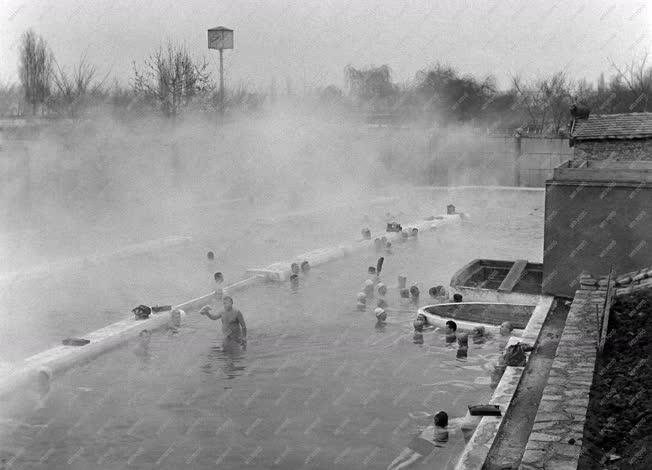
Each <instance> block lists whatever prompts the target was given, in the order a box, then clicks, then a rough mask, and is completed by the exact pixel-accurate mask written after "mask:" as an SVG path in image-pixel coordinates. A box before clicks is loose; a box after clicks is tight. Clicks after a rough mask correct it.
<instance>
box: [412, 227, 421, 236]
mask: <svg viewBox="0 0 652 470" xmlns="http://www.w3.org/2000/svg"><path fill="white" fill-rule="evenodd" d="M411 235H412V236H413V237H416V236H417V235H419V229H418V228H416V227H415V228H413V229H412V232H411Z"/></svg>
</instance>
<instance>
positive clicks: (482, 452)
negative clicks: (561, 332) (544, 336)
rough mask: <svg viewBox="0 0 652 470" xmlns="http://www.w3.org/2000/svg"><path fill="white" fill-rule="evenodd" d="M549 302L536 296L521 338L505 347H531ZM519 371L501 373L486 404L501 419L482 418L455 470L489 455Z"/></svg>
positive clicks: (477, 465)
mask: <svg viewBox="0 0 652 470" xmlns="http://www.w3.org/2000/svg"><path fill="white" fill-rule="evenodd" d="M553 300H554V299H553V297H549V296H540V298H539V302H538V303H537V306H536V308H535V309H534V312H533V313H532V316H531V317H530V321H529V322H528V324H527V326H526V327H525V330H524V331H523V335H522V336H520V337H519V336H512V337H511V338H510V339H509V341H508V343H507V344H515V343H518V342H520V341H522V342H526V343H530V344H534V343H535V341H536V340H537V337H538V336H539V332H540V331H541V327H542V326H543V323H544V321H545V319H546V317H547V315H548V312H549V311H550V308H551V306H552V303H553ZM523 370H524V367H511V366H508V367H507V368H506V369H505V372H504V373H503V376H502V378H501V380H500V382H499V383H498V386H497V387H496V390H495V391H494V393H493V395H492V397H491V400H489V403H491V404H493V405H498V406H499V407H500V411H501V414H502V416H500V417H495V416H484V417H483V418H482V420H480V423H479V424H478V427H477V428H476V430H475V432H474V433H473V436H472V437H471V439H470V441H469V443H468V444H467V445H466V447H465V449H464V452H463V453H462V455H461V456H460V458H459V460H458V462H457V465H456V466H455V470H472V469H473V470H475V469H478V468H481V467H482V465H483V464H484V462H485V460H486V458H487V455H488V454H489V449H491V446H492V445H493V443H494V438H495V437H496V434H497V432H498V428H499V427H500V425H501V423H502V420H503V418H504V416H505V412H506V411H507V408H508V407H509V404H510V403H511V401H512V398H513V396H514V392H516V388H517V387H518V384H519V382H520V380H521V376H522V374H523Z"/></svg>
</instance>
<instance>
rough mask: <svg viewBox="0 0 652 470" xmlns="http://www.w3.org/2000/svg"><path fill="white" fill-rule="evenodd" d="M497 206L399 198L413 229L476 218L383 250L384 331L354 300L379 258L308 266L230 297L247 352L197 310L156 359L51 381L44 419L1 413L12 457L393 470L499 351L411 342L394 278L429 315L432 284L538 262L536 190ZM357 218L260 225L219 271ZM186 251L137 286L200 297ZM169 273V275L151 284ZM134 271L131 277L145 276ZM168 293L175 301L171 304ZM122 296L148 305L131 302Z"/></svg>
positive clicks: (84, 464) (336, 232) (480, 396)
mask: <svg viewBox="0 0 652 470" xmlns="http://www.w3.org/2000/svg"><path fill="white" fill-rule="evenodd" d="M500 194H501V193H497V194H496V197H495V198H494V197H493V196H492V199H491V201H489V200H488V199H487V197H486V195H484V194H479V193H477V192H473V193H472V194H466V193H464V194H462V193H457V194H454V193H451V194H446V195H442V194H439V195H434V196H433V195H430V194H426V195H424V194H422V193H419V196H417V192H416V191H415V192H409V193H408V192H407V191H406V192H404V195H406V196H408V197H403V198H401V203H400V204H399V205H400V206H401V207H402V208H403V210H404V211H405V212H406V216H405V217H406V218H407V220H413V219H410V218H408V217H411V216H412V215H413V214H409V212H412V213H414V215H415V216H416V214H417V213H419V212H422V211H424V210H428V213H430V214H432V213H436V212H441V210H436V211H435V210H433V206H434V207H436V208H437V209H439V208H441V207H443V206H445V203H446V202H448V201H453V202H455V203H456V204H457V206H458V208H460V209H461V210H464V211H465V212H467V213H469V214H470V215H471V217H472V218H471V221H470V222H468V223H465V224H464V225H462V226H459V227H450V228H448V229H445V230H441V231H439V232H436V233H432V232H428V233H426V232H424V233H422V234H420V236H419V239H418V240H416V241H415V240H410V241H408V242H406V243H397V244H396V245H395V247H394V250H393V253H392V254H385V257H386V259H385V264H384V268H383V275H382V277H383V281H384V282H386V283H387V284H388V285H389V287H390V292H389V294H388V301H389V307H390V310H389V322H388V324H387V325H386V326H385V327H383V328H377V327H376V326H375V318H374V316H373V313H372V307H371V305H370V306H368V308H367V311H366V312H358V311H356V310H355V295H356V293H357V292H359V291H360V289H361V285H362V283H363V282H364V280H365V279H366V278H367V276H366V267H367V266H370V265H374V264H375V262H376V259H377V257H378V256H379V255H378V254H377V253H373V252H365V253H360V254H357V255H354V256H351V257H350V258H347V259H344V260H340V261H337V262H333V263H330V264H328V265H324V266H320V267H315V268H313V270H312V271H311V272H310V273H309V274H308V275H307V276H303V277H302V278H301V283H300V286H299V288H298V289H296V290H293V289H292V288H291V287H290V286H289V285H288V284H265V285H261V286H257V287H254V288H252V289H249V290H247V291H244V292H241V293H238V294H237V296H236V297H235V302H236V307H237V308H240V309H241V310H242V311H243V313H244V315H245V318H246V320H247V324H248V327H249V347H248V349H247V350H246V351H245V352H241V353H233V352H228V351H224V350H223V349H222V342H221V332H220V328H219V327H220V325H219V322H213V321H210V320H208V319H206V318H204V317H200V316H199V315H197V314H196V313H192V312H191V313H189V316H188V319H187V321H186V322H185V324H184V326H183V327H182V329H181V331H180V332H179V334H177V335H169V334H166V333H160V334H155V335H154V336H153V338H152V342H151V344H150V347H149V349H148V350H147V351H144V350H143V349H142V348H140V347H139V345H138V344H131V345H129V346H127V347H125V348H122V349H120V350H117V351H114V352H111V353H109V354H106V355H104V356H102V357H100V358H98V359H97V360H95V361H93V362H91V363H89V364H86V365H83V366H80V367H79V368H77V369H75V370H72V371H70V372H69V373H67V374H66V375H65V376H64V377H62V378H61V379H59V380H57V381H55V382H54V384H53V390H52V392H51V394H50V396H49V398H48V399H47V401H46V402H45V406H44V407H42V408H40V409H37V410H34V404H35V403H36V402H37V401H36V399H35V397H30V396H29V394H25V395H24V396H22V397H21V398H20V399H16V400H14V401H13V402H12V403H10V404H9V403H8V404H7V405H8V406H6V407H4V408H5V412H4V413H3V415H4V416H3V421H2V422H1V423H0V425H1V426H2V428H1V431H2V435H1V440H0V442H1V443H2V444H1V445H2V452H3V454H4V455H3V457H4V458H5V459H11V458H14V457H15V460H14V465H17V466H25V467H30V466H34V467H36V468H80V469H81V468H92V467H95V468H125V467H126V468H130V467H133V468H186V467H188V468H214V467H215V466H216V464H217V466H218V468H234V469H236V468H270V467H272V468H274V467H277V468H300V467H306V468H324V469H327V468H358V467H360V466H362V465H366V467H367V468H385V467H386V466H387V465H388V463H389V462H390V461H391V460H392V459H393V458H394V457H395V456H396V455H397V453H398V452H400V450H401V449H402V448H403V447H404V446H405V445H406V444H407V443H408V442H409V440H410V438H411V437H412V436H414V435H415V434H417V433H418V432H419V429H421V428H422V427H423V426H425V425H427V424H429V422H430V419H428V418H427V417H425V414H426V413H432V412H434V411H436V410H438V409H444V410H447V411H448V412H449V414H450V415H451V416H456V415H462V414H463V413H464V412H465V410H466V406H467V405H468V404H472V403H478V402H482V401H484V400H486V399H487V398H488V397H489V396H490V392H491V391H490V389H489V387H488V386H487V385H486V383H487V379H488V376H489V370H488V369H489V363H490V361H491V360H492V359H495V355H496V354H497V350H498V347H497V345H496V343H493V342H489V343H487V344H484V345H482V346H480V345H474V344H471V345H470V350H469V356H468V359H467V360H466V361H462V360H458V359H456V349H455V348H449V347H447V346H446V345H445V342H444V339H443V338H442V337H441V336H440V335H439V334H437V333H432V332H431V333H426V334H425V335H424V336H425V337H424V342H423V344H414V343H413V340H412V325H411V323H412V320H413V319H414V315H415V311H416V306H415V305H413V304H410V303H406V301H405V300H401V299H399V296H398V293H397V291H396V279H397V276H398V275H399V274H405V275H407V277H408V282H409V283H412V282H417V283H418V285H419V287H420V289H421V292H422V299H421V302H420V303H421V304H427V303H428V302H427V290H428V288H429V287H430V286H432V285H437V284H447V283H448V280H449V279H450V276H451V275H452V273H453V272H454V271H455V270H457V269H459V267H460V266H461V265H463V264H464V263H466V262H468V261H470V260H471V259H472V258H475V257H485V258H492V257H497V258H504V259H516V258H529V259H531V260H538V259H540V257H541V236H540V233H541V228H542V222H543V220H542V219H543V216H542V202H543V201H542V199H543V197H542V194H540V193H534V194H528V193H520V194H514V193H504V194H502V195H500ZM451 197H452V198H453V199H451ZM397 208H398V206H395V207H393V209H394V210H396V209H397ZM535 209H536V210H535ZM369 211H370V212H372V211H371V210H369ZM379 211H380V212H381V215H382V214H384V210H382V211H381V210H376V212H379ZM377 215H378V214H376V215H374V214H371V216H377ZM359 219H360V214H359V213H357V211H354V210H351V211H338V217H325V216H323V215H321V216H319V217H317V219H311V218H310V217H309V218H307V219H305V220H297V219H294V220H292V221H291V223H290V222H288V223H287V224H280V225H276V226H274V225H272V227H271V228H269V229H267V230H264V231H259V230H257V229H256V230H254V229H251V232H250V235H249V237H248V238H247V237H244V239H243V237H240V239H238V237H235V236H232V238H231V243H233V246H234V247H236V248H231V249H230V250H228V252H227V253H225V254H224V259H223V263H224V265H225V266H232V267H233V270H234V272H235V269H236V268H237V267H239V266H242V265H243V264H245V262H244V261H242V260H238V255H241V256H242V257H243V258H244V259H245V260H246V262H254V261H255V259H253V258H256V256H259V255H267V258H265V257H264V256H262V257H261V258H262V259H261V262H260V263H256V264H257V265H262V264H266V262H271V261H274V260H276V259H277V258H278V257H279V256H281V255H289V254H295V253H298V252H301V251H303V250H305V249H310V248H315V247H318V246H324V245H327V244H329V243H325V242H327V239H330V240H331V243H332V239H333V238H338V237H340V238H341V239H347V238H348V239H351V238H352V237H353V236H355V235H357V233H356V234H355V235H352V234H351V231H352V230H351V226H350V225H347V223H346V222H349V223H352V224H353V223H355V224H356V226H357V225H358V224H360V223H361V222H360V221H359ZM329 222H330V223H329ZM374 223H375V224H376V226H379V225H380V222H379V221H376V222H374ZM242 224H243V225H244V224H245V221H243V222H242ZM241 227H242V226H239V228H241ZM374 228H375V227H374ZM346 232H348V234H349V235H348V237H347V236H346ZM356 232H357V230H356ZM267 238H272V239H274V240H275V242H274V243H269V242H266V239H267ZM208 239H209V237H206V238H205V239H203V240H208ZM204 246H208V245H204ZM270 246H272V247H273V248H270ZM193 248H194V249H195V250H196V251H199V250H198V247H197V245H191V246H190V247H184V248H180V249H178V250H172V251H169V252H166V254H165V255H164V256H162V257H159V255H152V258H151V259H150V260H149V261H148V263H150V264H149V265H147V266H149V267H148V268H147V272H148V274H149V276H146V277H144V278H143V279H142V281H141V282H142V287H140V286H135V287H136V288H135V289H134V290H137V291H138V290H139V288H142V290H143V291H146V292H151V295H152V297H155V298H159V297H158V295H160V296H161V297H160V298H161V300H162V301H165V300H168V299H172V298H174V299H175V300H179V297H180V296H181V297H182V298H183V296H184V295H185V296H188V294H195V293H204V292H205V291H206V290H208V288H207V287H204V286H205V285H206V284H204V285H202V286H197V285H196V284H197V283H199V284H201V282H204V281H203V279H205V276H206V272H205V271H204V272H202V270H203V269H204V266H203V264H202V263H203V261H204V260H203V259H202V257H201V256H196V253H195V256H189V255H188V254H189V253H190V252H191V251H192V249H193ZM202 251H203V250H202ZM216 253H217V250H216ZM202 254H203V253H202ZM181 259H183V260H186V261H185V263H184V262H179V260H181ZM166 261H167V262H170V263H172V264H173V265H174V266H175V269H174V270H168V271H164V274H165V275H163V273H158V274H155V273H156V272H157V270H156V268H159V267H160V268H163V267H164V266H165V262H166ZM118 264H119V263H118ZM132 264H133V263H132ZM132 264H129V266H124V267H123V269H125V270H126V269H127V268H131V269H136V268H134V267H133V265H132ZM250 266H251V265H250ZM104 269H106V268H104ZM110 269H112V270H113V269H117V268H116V267H114V266H113V265H112V266H111V268H110ZM193 271H196V272H200V274H197V275H196V277H192V279H191V281H192V282H190V281H189V282H187V283H184V282H181V280H180V276H179V273H183V274H184V275H185V274H187V273H189V272H193ZM224 271H226V269H225V270H224ZM125 272H126V271H125ZM166 277H169V278H170V279H169V281H168V282H167V283H164V284H165V285H164V287H162V288H161V287H157V285H158V284H159V283H160V282H161V279H165V278H166ZM196 279H200V280H199V281H195V280H196ZM168 289H169V290H170V291H172V290H173V291H174V292H169V293H168V295H169V297H165V294H166V290H168ZM125 292H127V291H125ZM155 294H156V295H155ZM124 295H125V296H127V297H128V296H129V294H128V293H124ZM84 300H85V301H86V302H88V305H89V309H88V310H87V312H89V311H90V312H97V311H98V310H100V309H99V308H97V304H96V303H94V302H93V298H92V297H89V296H88V295H86V297H85V299H84ZM128 300H129V301H131V303H133V302H141V300H136V298H134V297H133V294H132V296H131V297H129V298H128ZM161 303H163V302H161ZM370 303H371V302H370ZM48 314H50V315H51V311H50V312H48V313H45V312H44V313H43V316H42V317H40V318H43V317H46V316H47V315H48ZM36 315H40V313H36ZM107 317H111V315H107ZM79 318H82V317H80V316H78V315H77V316H76V315H71V316H69V317H67V318H65V320H64V323H65V324H66V327H67V328H70V325H71V324H74V322H75V321H77V320H78V319H79ZM87 325H88V324H87V323H86V322H85V323H84V327H85V328H84V330H87V329H88V326H87ZM63 330H65V328H64V327H61V328H60V331H63ZM462 446H463V442H462V441H460V440H454V439H453V440H451V443H450V446H449V448H448V449H446V450H445V451H444V452H443V453H440V454H438V456H437V457H436V458H435V459H433V460H432V461H430V462H428V463H427V464H426V465H425V467H426V468H432V467H433V465H434V467H435V468H444V467H445V466H446V463H447V462H448V461H449V460H450V459H451V458H454V457H455V456H456V455H457V454H458V453H459V451H460V450H461V448H462ZM21 449H22V451H21ZM16 456H17V457H16Z"/></svg>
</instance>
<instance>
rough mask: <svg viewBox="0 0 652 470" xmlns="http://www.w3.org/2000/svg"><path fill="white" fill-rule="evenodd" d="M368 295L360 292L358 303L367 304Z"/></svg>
mask: <svg viewBox="0 0 652 470" xmlns="http://www.w3.org/2000/svg"><path fill="white" fill-rule="evenodd" d="M366 300H367V295H366V294H365V293H364V292H358V302H365V301H366Z"/></svg>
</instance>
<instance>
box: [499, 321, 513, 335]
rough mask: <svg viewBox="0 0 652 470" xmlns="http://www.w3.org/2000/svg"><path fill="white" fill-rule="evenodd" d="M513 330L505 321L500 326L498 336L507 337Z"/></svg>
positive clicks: (509, 323)
mask: <svg viewBox="0 0 652 470" xmlns="http://www.w3.org/2000/svg"><path fill="white" fill-rule="evenodd" d="M513 329H514V327H513V326H512V324H511V322H508V321H506V322H503V323H501V324H500V334H501V335H503V336H509V335H510V333H511V332H512V330H513Z"/></svg>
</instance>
